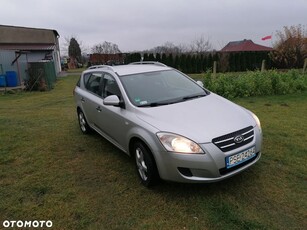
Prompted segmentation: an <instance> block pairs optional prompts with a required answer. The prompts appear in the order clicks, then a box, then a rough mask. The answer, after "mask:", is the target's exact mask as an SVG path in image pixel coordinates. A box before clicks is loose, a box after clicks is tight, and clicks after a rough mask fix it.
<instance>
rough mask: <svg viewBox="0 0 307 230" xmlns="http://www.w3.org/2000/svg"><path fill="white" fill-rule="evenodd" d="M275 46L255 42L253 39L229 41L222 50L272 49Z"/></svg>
mask: <svg viewBox="0 0 307 230" xmlns="http://www.w3.org/2000/svg"><path fill="white" fill-rule="evenodd" d="M272 50H273V48H271V47H267V46H262V45H258V44H255V43H254V42H253V41H252V40H247V39H244V40H242V41H233V42H229V43H228V44H227V45H226V46H225V47H224V48H223V49H221V50H220V52H244V51H267V52H269V51H272Z"/></svg>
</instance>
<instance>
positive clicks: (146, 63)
mask: <svg viewBox="0 0 307 230" xmlns="http://www.w3.org/2000/svg"><path fill="white" fill-rule="evenodd" d="M144 64H145V65H150V64H151V65H157V66H163V67H167V65H165V64H163V63H161V62H157V61H139V62H131V63H129V65H144Z"/></svg>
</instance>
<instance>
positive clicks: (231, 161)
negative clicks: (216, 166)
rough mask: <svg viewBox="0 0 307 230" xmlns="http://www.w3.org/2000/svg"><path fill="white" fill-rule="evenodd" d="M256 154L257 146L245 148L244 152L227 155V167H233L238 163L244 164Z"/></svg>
mask: <svg viewBox="0 0 307 230" xmlns="http://www.w3.org/2000/svg"><path fill="white" fill-rule="evenodd" d="M255 155H256V151H255V146H254V147H252V148H250V149H247V150H245V151H244V152H241V153H237V154H234V155H232V156H229V157H226V168H228V169H229V168H231V167H234V166H236V165H239V164H242V163H243V162H245V161H247V160H249V159H251V158H253V157H254V156H255Z"/></svg>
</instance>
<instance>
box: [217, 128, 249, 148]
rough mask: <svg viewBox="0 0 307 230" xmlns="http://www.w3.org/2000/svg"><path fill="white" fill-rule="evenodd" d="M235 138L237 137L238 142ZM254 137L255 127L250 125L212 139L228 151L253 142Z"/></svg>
mask: <svg viewBox="0 0 307 230" xmlns="http://www.w3.org/2000/svg"><path fill="white" fill-rule="evenodd" d="M235 139H237V142H236V141H235ZM253 139H254V129H253V127H252V126H249V127H247V128H244V129H241V130H238V131H236V132H233V133H228V134H226V135H223V136H220V137H216V138H214V139H212V143H213V144H215V145H216V146H217V147H218V148H219V149H220V150H222V151H223V152H227V151H231V150H233V149H236V148H239V147H241V146H243V145H246V144H248V143H250V142H252V140H253Z"/></svg>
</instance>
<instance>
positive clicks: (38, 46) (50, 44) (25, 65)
mask: <svg viewBox="0 0 307 230" xmlns="http://www.w3.org/2000/svg"><path fill="white" fill-rule="evenodd" d="M59 37H60V35H59V33H58V32H57V31H56V30H52V29H39V28H27V27H19V26H8V25H0V75H1V74H5V73H6V72H7V71H8V72H13V73H15V74H16V77H17V85H21V84H23V81H24V80H26V79H28V78H29V71H28V69H29V66H31V63H38V62H48V64H50V63H51V64H52V65H51V66H53V67H54V71H53V70H52V71H53V72H54V73H55V74H56V75H57V74H58V73H59V72H60V71H61V61H60V47H59Z"/></svg>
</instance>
